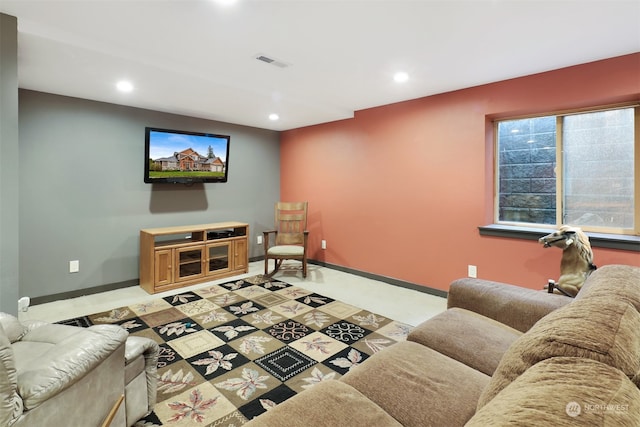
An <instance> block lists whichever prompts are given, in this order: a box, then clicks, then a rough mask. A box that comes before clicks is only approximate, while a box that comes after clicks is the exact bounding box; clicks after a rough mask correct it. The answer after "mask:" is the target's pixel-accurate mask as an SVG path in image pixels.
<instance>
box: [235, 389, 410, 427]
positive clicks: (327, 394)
mask: <svg viewBox="0 0 640 427" xmlns="http://www.w3.org/2000/svg"><path fill="white" fill-rule="evenodd" d="M293 425H297V426H306V427H311V426H313V427H322V426H326V427H335V426H376V427H402V424H400V423H399V422H397V421H396V420H394V419H393V418H391V417H390V416H389V415H388V414H387V413H385V412H384V411H383V410H382V409H381V408H380V407H379V406H378V405H376V404H375V403H373V402H371V401H370V400H369V399H367V398H366V397H365V396H364V395H363V394H362V393H360V392H359V391H358V390H356V389H354V388H353V387H351V386H349V385H347V384H345V383H343V382H340V381H337V380H328V381H323V382H320V383H318V384H316V385H314V386H313V387H312V388H310V389H308V390H305V391H303V392H301V393H299V394H297V395H295V396H294V397H292V398H291V399H288V400H285V401H284V402H282V403H280V404H278V405H277V406H276V407H275V408H272V409H270V410H268V411H267V412H265V413H263V414H261V415H260V416H259V417H257V418H255V419H254V420H253V421H249V422H248V423H246V424H244V427H291V426H293Z"/></svg>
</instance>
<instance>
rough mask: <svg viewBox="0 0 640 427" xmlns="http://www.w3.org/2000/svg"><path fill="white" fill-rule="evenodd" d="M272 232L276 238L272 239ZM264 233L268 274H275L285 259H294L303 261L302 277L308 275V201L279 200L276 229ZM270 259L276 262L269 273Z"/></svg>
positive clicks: (265, 261)
mask: <svg viewBox="0 0 640 427" xmlns="http://www.w3.org/2000/svg"><path fill="white" fill-rule="evenodd" d="M272 234H273V235H274V237H275V238H274V239H273V240H270V238H269V237H270V236H271V235H272ZM263 235H264V274H265V275H266V276H273V275H274V274H275V273H276V272H277V271H278V269H279V268H280V265H281V264H282V261H283V260H285V259H294V260H298V261H301V262H302V277H307V240H308V238H309V231H307V202H277V203H276V205H275V230H269V231H265V232H263ZM271 243H272V245H271ZM270 259H272V260H274V262H275V268H274V270H273V272H272V273H269V260H270Z"/></svg>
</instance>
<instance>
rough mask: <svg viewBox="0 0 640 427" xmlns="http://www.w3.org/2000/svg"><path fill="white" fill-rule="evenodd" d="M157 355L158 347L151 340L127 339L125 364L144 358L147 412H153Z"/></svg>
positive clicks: (133, 337) (158, 352) (134, 337)
mask: <svg viewBox="0 0 640 427" xmlns="http://www.w3.org/2000/svg"><path fill="white" fill-rule="evenodd" d="M159 354H160V347H159V346H158V344H157V343H156V342H155V341H153V340H152V339H150V338H145V337H136V336H133V335H132V336H130V337H129V338H127V342H126V346H125V353H124V358H125V363H126V364H129V362H131V361H132V360H134V359H135V358H137V357H140V356H142V357H144V369H145V377H146V380H147V402H148V405H149V407H148V409H149V412H151V411H153V407H154V406H155V405H156V394H157V384H158V382H157V377H158V356H159Z"/></svg>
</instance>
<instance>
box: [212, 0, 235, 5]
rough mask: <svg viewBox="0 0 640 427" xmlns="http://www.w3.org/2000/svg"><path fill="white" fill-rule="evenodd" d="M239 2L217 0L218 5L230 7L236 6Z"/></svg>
mask: <svg viewBox="0 0 640 427" xmlns="http://www.w3.org/2000/svg"><path fill="white" fill-rule="evenodd" d="M236 1H237V0H215V2H216V3H218V4H220V5H222V6H230V5H232V4H234V3H235V2H236Z"/></svg>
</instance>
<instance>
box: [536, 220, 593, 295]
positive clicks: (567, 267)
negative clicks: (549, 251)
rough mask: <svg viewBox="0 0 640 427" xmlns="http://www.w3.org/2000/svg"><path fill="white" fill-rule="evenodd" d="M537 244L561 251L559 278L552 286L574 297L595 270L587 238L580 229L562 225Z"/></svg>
mask: <svg viewBox="0 0 640 427" xmlns="http://www.w3.org/2000/svg"><path fill="white" fill-rule="evenodd" d="M538 242H540V243H541V244H542V245H544V247H545V248H549V247H551V246H555V247H556V248H560V249H562V260H561V261H560V278H559V279H558V283H556V284H554V285H553V286H555V287H556V288H557V289H558V290H559V291H560V292H561V293H563V294H565V295H567V296H570V297H575V296H576V295H577V294H578V291H579V290H580V288H582V284H583V283H584V281H585V280H586V279H587V277H588V276H589V274H591V272H592V271H593V270H595V269H596V268H597V267H596V266H595V265H594V264H593V252H592V251H591V244H590V243H589V237H587V235H586V234H584V232H583V231H582V230H581V229H580V228H577V227H570V226H568V225H563V226H561V227H560V228H559V229H558V230H557V231H554V232H553V233H551V234H548V235H546V236H544V237H541V238H540V239H539V240H538ZM551 291H553V289H550V292H551Z"/></svg>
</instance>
